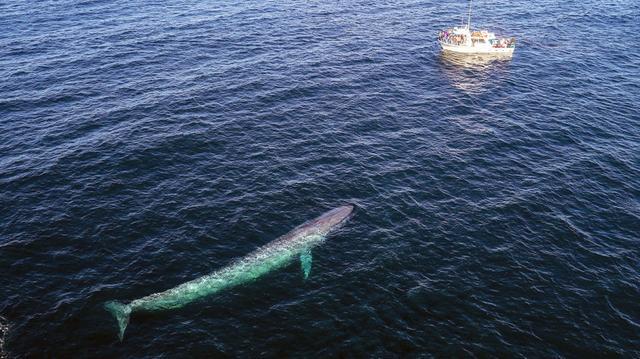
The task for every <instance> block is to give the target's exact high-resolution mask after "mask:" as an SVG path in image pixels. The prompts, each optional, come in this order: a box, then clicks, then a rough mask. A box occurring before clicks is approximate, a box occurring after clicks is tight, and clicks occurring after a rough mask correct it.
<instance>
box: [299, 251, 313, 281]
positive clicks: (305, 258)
mask: <svg viewBox="0 0 640 359" xmlns="http://www.w3.org/2000/svg"><path fill="white" fill-rule="evenodd" d="M300 264H301V265H302V274H303V275H304V279H307V278H309V273H311V250H306V251H304V252H302V253H301V254H300Z"/></svg>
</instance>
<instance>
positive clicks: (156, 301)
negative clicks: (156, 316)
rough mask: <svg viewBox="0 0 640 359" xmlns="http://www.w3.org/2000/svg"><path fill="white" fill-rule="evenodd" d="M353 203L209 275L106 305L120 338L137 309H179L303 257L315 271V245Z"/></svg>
mask: <svg viewBox="0 0 640 359" xmlns="http://www.w3.org/2000/svg"><path fill="white" fill-rule="evenodd" d="M353 209H354V207H353V205H345V206H342V207H338V208H335V209H333V210H331V211H329V212H326V213H325V214H323V215H321V216H320V217H318V218H316V219H314V220H311V221H308V222H306V223H304V224H302V225H300V226H298V227H296V228H295V229H293V230H292V231H291V232H289V233H287V234H285V235H284V236H282V237H280V238H278V239H276V240H274V241H273V242H271V243H268V244H267V245H265V246H263V247H260V248H258V249H256V250H255V251H253V252H252V253H250V254H248V255H247V256H245V257H243V258H241V259H239V260H236V261H235V262H233V263H232V264H230V265H228V266H226V267H224V268H222V269H220V270H217V271H215V272H213V273H211V274H209V275H206V276H204V277H200V278H197V279H194V280H192V281H190V282H186V283H183V284H181V285H179V286H177V287H174V288H172V289H169V290H166V291H164V292H160V293H154V294H151V295H148V296H146V297H143V298H140V299H136V300H133V301H131V302H130V303H129V304H123V303H120V302H117V301H111V302H108V303H106V304H105V308H106V309H107V310H108V311H109V312H111V313H112V314H113V315H114V317H115V318H116V320H117V322H118V327H119V333H118V336H119V338H120V340H122V337H123V335H124V331H125V329H126V327H127V324H128V323H129V316H130V314H131V313H132V312H135V311H158V310H167V309H176V308H180V307H183V306H185V305H186V304H188V303H190V302H192V301H194V300H196V299H198V298H202V297H205V296H208V295H211V294H214V293H216V292H219V291H221V290H223V289H226V288H230V287H233V286H236V285H239V284H242V283H246V282H250V281H252V280H254V279H256V278H258V277H260V276H262V275H264V274H266V273H269V272H271V271H273V270H275V269H278V268H282V267H284V266H285V265H287V264H289V263H290V262H291V261H293V260H294V259H295V258H297V257H299V258H300V262H301V264H302V271H303V274H304V277H305V278H307V277H308V276H309V273H310V271H311V248H313V247H315V246H317V245H318V244H320V243H322V241H323V240H324V238H325V237H326V235H327V234H328V233H329V232H330V231H331V230H333V229H335V228H336V227H338V226H339V225H340V224H342V223H343V222H344V221H345V220H346V219H347V218H349V216H350V214H351V213H352V212H353Z"/></svg>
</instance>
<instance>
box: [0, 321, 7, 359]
mask: <svg viewBox="0 0 640 359" xmlns="http://www.w3.org/2000/svg"><path fill="white" fill-rule="evenodd" d="M7 332H9V324H8V323H7V321H6V320H5V319H4V318H3V317H0V359H7V358H8V357H9V355H8V354H7V352H6V351H5V348H4V341H5V338H6V337H7Z"/></svg>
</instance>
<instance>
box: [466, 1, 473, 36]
mask: <svg viewBox="0 0 640 359" xmlns="http://www.w3.org/2000/svg"><path fill="white" fill-rule="evenodd" d="M471 1H472V0H469V17H468V19H467V29H469V31H471Z"/></svg>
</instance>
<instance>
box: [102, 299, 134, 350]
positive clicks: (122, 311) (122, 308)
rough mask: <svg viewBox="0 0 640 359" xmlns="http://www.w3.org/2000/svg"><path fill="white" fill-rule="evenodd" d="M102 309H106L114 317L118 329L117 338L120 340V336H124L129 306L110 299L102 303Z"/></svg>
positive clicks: (129, 310)
mask: <svg viewBox="0 0 640 359" xmlns="http://www.w3.org/2000/svg"><path fill="white" fill-rule="evenodd" d="M104 309H106V310H108V311H109V312H110V313H111V314H113V316H114V317H115V318H116V321H117V322H118V330H119V332H118V338H120V341H122V337H124V330H125V329H127V324H129V315H130V314H131V306H129V305H127V304H122V303H120V302H117V301H111V302H107V303H105V304H104Z"/></svg>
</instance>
